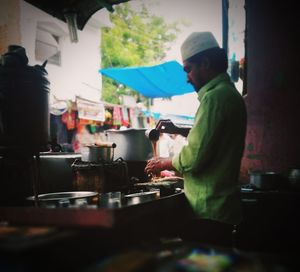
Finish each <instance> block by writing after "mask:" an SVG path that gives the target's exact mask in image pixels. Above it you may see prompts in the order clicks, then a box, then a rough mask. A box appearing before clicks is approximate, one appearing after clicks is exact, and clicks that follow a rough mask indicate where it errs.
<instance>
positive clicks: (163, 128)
mask: <svg viewBox="0 0 300 272" xmlns="http://www.w3.org/2000/svg"><path fill="white" fill-rule="evenodd" d="M156 129H157V130H158V131H159V132H161V133H169V134H177V129H178V127H177V126H175V125H174V123H173V122H172V121H171V120H170V119H165V120H164V119H162V120H159V121H158V123H157V125H156Z"/></svg>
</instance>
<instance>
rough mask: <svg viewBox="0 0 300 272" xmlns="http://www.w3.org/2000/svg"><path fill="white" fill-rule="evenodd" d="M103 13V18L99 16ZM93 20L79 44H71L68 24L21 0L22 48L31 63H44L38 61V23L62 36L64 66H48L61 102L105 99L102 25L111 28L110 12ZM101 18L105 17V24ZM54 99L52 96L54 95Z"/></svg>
mask: <svg viewBox="0 0 300 272" xmlns="http://www.w3.org/2000/svg"><path fill="white" fill-rule="evenodd" d="M99 13H101V16H99ZM92 18H93V19H90V20H89V22H90V21H91V22H92V23H91V24H89V23H87V24H86V25H85V27H84V29H83V30H82V31H80V30H78V38H79V42H78V43H71V42H70V39H69V35H68V28H67V24H66V23H64V22H63V21H61V20H58V19H56V18H55V17H53V16H51V15H49V14H47V13H45V12H43V11H42V10H39V9H37V8H36V7H34V6H32V5H30V4H28V3H27V2H24V1H21V20H20V27H21V45H22V46H23V47H25V49H26V52H27V55H28V58H29V61H30V64H31V65H35V64H41V61H38V60H36V59H35V35H36V28H37V24H38V23H44V22H45V23H47V25H50V26H51V25H52V26H53V25H55V27H56V29H58V31H59V34H60V37H61V66H57V65H54V64H51V63H48V64H47V66H46V69H47V71H48V79H49V81H50V91H51V94H53V95H55V96H56V97H57V98H59V99H72V100H74V99H75V96H76V95H78V96H81V97H83V98H86V99H90V100H94V101H99V100H100V97H101V92H100V91H101V75H100V74H99V73H98V70H99V69H100V67H101V57H100V43H101V33H100V26H101V25H102V26H103V25H107V21H108V12H107V11H106V10H104V9H103V10H100V11H98V12H97V14H96V15H95V18H96V19H97V20H95V19H94V16H93V17H92ZM99 18H100V20H101V18H103V20H102V22H101V21H99ZM50 97H51V96H50Z"/></svg>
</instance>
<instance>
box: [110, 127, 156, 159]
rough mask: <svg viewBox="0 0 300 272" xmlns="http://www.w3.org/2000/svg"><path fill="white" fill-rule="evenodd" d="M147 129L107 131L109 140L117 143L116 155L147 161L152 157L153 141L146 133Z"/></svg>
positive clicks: (117, 156)
mask: <svg viewBox="0 0 300 272" xmlns="http://www.w3.org/2000/svg"><path fill="white" fill-rule="evenodd" d="M145 132H146V129H143V128H141V129H126V130H115V129H109V130H106V131H105V134H106V137H107V141H111V142H114V143H116V144H117V148H116V150H115V157H116V158H119V157H121V158H122V159H124V160H125V161H147V160H148V159H150V158H151V157H152V153H153V151H152V146H151V141H150V140H149V139H148V138H147V136H146V135H145Z"/></svg>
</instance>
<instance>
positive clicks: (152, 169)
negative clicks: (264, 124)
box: [145, 32, 247, 245]
mask: <svg viewBox="0 0 300 272" xmlns="http://www.w3.org/2000/svg"><path fill="white" fill-rule="evenodd" d="M181 55H182V59H183V66H184V70H185V72H186V73H187V81H188V82H189V83H191V84H192V85H193V86H194V88H195V90H196V92H197V93H198V99H199V101H200V106H199V108H198V110H197V113H196V116H195V122H194V125H193V127H192V128H191V130H190V131H189V133H188V135H187V141H188V144H187V145H186V146H184V147H183V148H182V150H181V152H180V153H179V154H178V155H176V156H175V157H173V158H172V159H170V158H153V159H151V160H149V161H148V163H147V165H146V168H145V171H146V172H147V173H154V174H158V173H159V172H160V171H161V170H164V169H167V170H175V171H177V172H179V173H181V174H182V175H183V178H184V192H185V195H186V198H187V200H188V202H189V203H190V205H191V207H192V209H193V211H194V214H195V217H196V219H195V220H193V221H192V222H191V223H190V224H189V226H188V227H187V228H186V231H185V233H184V235H186V236H190V238H191V239H196V240H199V241H203V242H207V243H213V244H220V245H230V244H231V238H232V236H231V233H232V230H233V226H234V225H237V224H239V223H240V221H241V218H242V213H241V202H240V201H241V200H240V188H239V186H238V176H239V170H240V163H241V158H242V155H243V150H244V140H245V133H246V122H247V120H246V119H247V118H246V107H245V104H244V100H243V98H242V96H241V95H240V93H239V92H238V91H237V90H236V88H235V86H234V84H233V83H232V82H231V81H230V77H229V75H228V74H227V73H226V71H227V68H228V59H227V55H226V52H225V51H224V49H222V48H220V47H219V45H218V43H217V41H216V39H215V38H214V36H213V35H212V33H210V32H195V33H192V34H191V35H190V36H189V37H188V38H187V39H186V40H185V41H184V43H183V44H182V46H181ZM175 128H176V126H174V125H172V123H170V122H166V123H164V122H159V123H158V126H157V129H158V130H160V131H161V132H166V133H180V131H179V130H178V129H176V130H177V131H174V129H175ZM185 132H186V131H185ZM185 132H184V133H185ZM184 133H183V134H184ZM186 134H187V133H186ZM188 238H189V237H188Z"/></svg>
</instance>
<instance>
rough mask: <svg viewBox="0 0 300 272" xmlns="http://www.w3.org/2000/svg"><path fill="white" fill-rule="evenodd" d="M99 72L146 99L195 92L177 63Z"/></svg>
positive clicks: (108, 69) (109, 69) (110, 69)
mask: <svg viewBox="0 0 300 272" xmlns="http://www.w3.org/2000/svg"><path fill="white" fill-rule="evenodd" d="M99 72H100V73H101V74H102V75H104V76H107V77H110V78H112V79H114V80H116V81H118V82H119V83H122V84H124V85H126V86H128V87H130V88H132V89H133V90H135V91H137V92H139V93H141V94H142V95H143V96H145V97H152V98H155V97H172V96H175V95H182V94H186V93H191V92H194V88H193V87H192V85H191V84H189V83H187V81H186V80H187V76H186V73H185V72H184V71H183V67H182V65H181V64H179V63H178V62H177V61H169V62H165V63H163V64H159V65H155V66H144V67H126V68H107V69H101V70H99Z"/></svg>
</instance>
